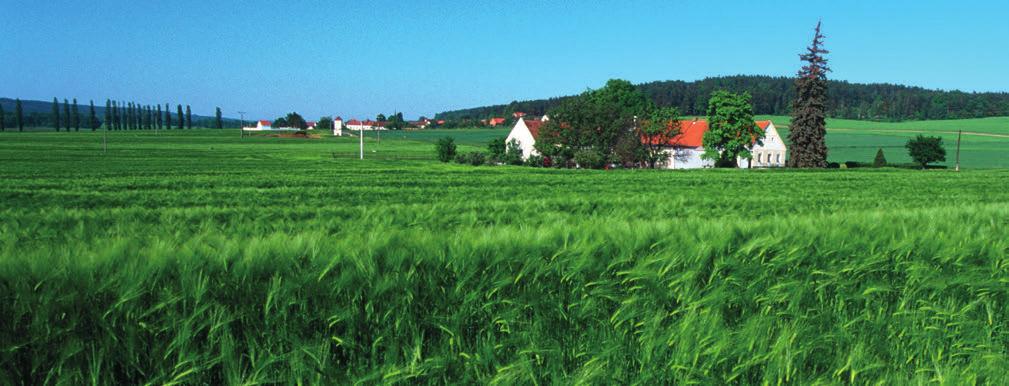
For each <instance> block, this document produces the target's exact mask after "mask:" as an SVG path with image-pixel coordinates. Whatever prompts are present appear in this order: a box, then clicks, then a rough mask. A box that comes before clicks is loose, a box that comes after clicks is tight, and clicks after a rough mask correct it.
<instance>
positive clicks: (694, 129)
mask: <svg viewBox="0 0 1009 386" xmlns="http://www.w3.org/2000/svg"><path fill="white" fill-rule="evenodd" d="M756 124H757V126H759V127H760V128H761V129H762V130H764V138H762V141H760V142H758V143H755V144H754V146H753V148H752V149H751V151H750V152H751V153H753V165H752V166H753V167H781V166H785V154H786V152H787V149H786V148H785V143H784V142H783V141H782V140H781V136H780V135H778V130H777V129H776V128H775V127H774V123H772V122H771V121H758V122H756ZM707 131H708V121H706V120H703V119H701V120H698V119H695V120H692V121H680V133H679V134H678V135H676V136H675V137H672V138H670V139H669V140H668V141H667V142H666V143H665V146H666V149H665V153H666V154H668V155H669V159H668V160H667V161H666V162H665V163H664V164H663V167H665V168H667V169H696V168H710V167H714V166H715V162H714V161H711V160H706V159H703V158H701V155H703V154H704V145H703V142H702V140H703V138H704V133H705V132H707ZM755 142H756V141H755ZM737 163H738V165H739V167H741V168H746V167H750V160H747V159H742V158H740V159H738V160H737Z"/></svg>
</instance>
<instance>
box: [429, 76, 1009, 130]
mask: <svg viewBox="0 0 1009 386" xmlns="http://www.w3.org/2000/svg"><path fill="white" fill-rule="evenodd" d="M637 87H638V88H639V89H640V90H641V91H642V92H644V93H645V95H648V97H649V98H651V99H652V101H654V102H655V104H656V105H657V106H659V107H669V106H672V107H676V108H678V109H679V110H680V113H681V114H682V115H684V116H703V115H704V114H705V110H706V109H707V107H708V99H709V98H710V97H711V93H713V92H715V91H718V90H726V91H730V92H734V93H743V92H747V93H750V95H751V96H752V98H753V109H754V110H753V112H754V114H757V115H791V113H792V103H793V101H794V99H795V78H791V77H771V76H762V75H738V76H727V77H713V78H706V79H702V80H698V81H692V82H686V81H680V80H675V81H661V82H652V83H645V84H639V85H637ZM827 88H828V92H827V96H828V98H827V99H828V103H827V116H828V117H831V118H845V119H859V120H871V121H904V120H932V119H961V118H982V117H997V116H1009V93H992V92H988V93H968V92H962V91H939V90H927V89H924V88H921V87H909V86H902V85H896V84H883V83H876V84H860V83H849V82H845V81H836V80H828V81H827ZM570 98H571V97H570V96H567V97H556V98H550V99H539V100H530V101H521V102H520V101H515V102H511V103H510V104H504V105H495V106H486V107H477V108H471V109H465V110H454V111H446V112H442V113H439V114H437V115H436V116H435V117H436V119H445V120H448V121H449V122H448V123H447V124H446V126H452V125H453V124H454V123H456V122H459V123H463V122H468V123H469V124H470V125H473V124H474V123H475V122H477V121H479V120H480V119H485V118H490V117H511V116H512V113H513V112H517V111H521V112H524V113H527V114H529V115H543V114H545V113H546V112H547V111H549V110H550V109H551V108H553V107H555V106H558V105H560V104H561V102H563V101H564V100H567V99H570Z"/></svg>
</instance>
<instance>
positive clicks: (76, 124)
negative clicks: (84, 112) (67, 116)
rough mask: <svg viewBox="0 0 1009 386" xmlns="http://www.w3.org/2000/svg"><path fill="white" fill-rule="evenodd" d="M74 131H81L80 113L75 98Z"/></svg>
mask: <svg viewBox="0 0 1009 386" xmlns="http://www.w3.org/2000/svg"><path fill="white" fill-rule="evenodd" d="M74 131H81V111H80V110H79V109H78V108H77V98H74Z"/></svg>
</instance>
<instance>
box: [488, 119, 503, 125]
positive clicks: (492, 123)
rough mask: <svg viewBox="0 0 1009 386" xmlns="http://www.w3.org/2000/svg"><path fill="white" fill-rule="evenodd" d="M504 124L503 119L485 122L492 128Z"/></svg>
mask: <svg viewBox="0 0 1009 386" xmlns="http://www.w3.org/2000/svg"><path fill="white" fill-rule="evenodd" d="M504 123H505V119H504V118H491V119H490V121H489V122H487V124H489V125H491V126H494V127H497V126H498V125H502V124H504Z"/></svg>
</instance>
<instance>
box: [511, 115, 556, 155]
mask: <svg viewBox="0 0 1009 386" xmlns="http://www.w3.org/2000/svg"><path fill="white" fill-rule="evenodd" d="M543 119H544V120H549V119H550V118H547V117H543ZM543 122H544V121H540V120H535V119H526V118H519V120H518V121H516V122H515V126H514V127H512V131H511V132H509V133H508V137H507V138H505V143H510V142H511V141H512V140H513V139H514V140H516V141H518V144H519V147H520V148H522V159H523V160H527V159H529V156H532V155H539V152H538V151H536V148H534V147H533V146H534V145H536V139H537V138H539V136H540V127H541V126H543Z"/></svg>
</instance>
